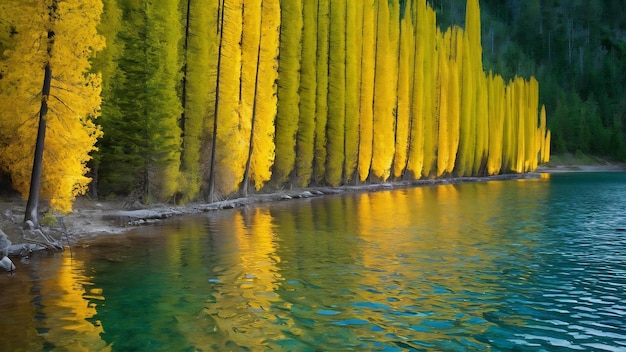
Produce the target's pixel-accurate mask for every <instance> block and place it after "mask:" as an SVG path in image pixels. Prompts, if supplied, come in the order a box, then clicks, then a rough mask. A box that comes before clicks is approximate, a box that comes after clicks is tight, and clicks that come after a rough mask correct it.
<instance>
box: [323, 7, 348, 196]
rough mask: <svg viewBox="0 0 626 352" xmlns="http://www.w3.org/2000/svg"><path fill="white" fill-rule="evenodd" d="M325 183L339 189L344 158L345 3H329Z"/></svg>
mask: <svg viewBox="0 0 626 352" xmlns="http://www.w3.org/2000/svg"><path fill="white" fill-rule="evenodd" d="M329 32H330V36H329V55H328V60H329V63H328V121H327V124H326V153H327V154H326V177H325V179H326V182H327V183H329V184H330V185H331V186H339V185H340V184H341V181H342V173H343V166H344V156H345V151H344V147H345V121H346V110H345V109H346V3H345V1H343V0H330V24H329Z"/></svg>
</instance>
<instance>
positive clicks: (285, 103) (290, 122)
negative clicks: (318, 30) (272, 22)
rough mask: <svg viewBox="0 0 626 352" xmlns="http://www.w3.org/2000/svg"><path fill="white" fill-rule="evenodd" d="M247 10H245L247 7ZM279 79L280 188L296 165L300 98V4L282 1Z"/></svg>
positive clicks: (276, 168) (277, 169) (277, 173)
mask: <svg viewBox="0 0 626 352" xmlns="http://www.w3.org/2000/svg"><path fill="white" fill-rule="evenodd" d="M246 6H248V5H247V4H246ZM280 11H281V23H280V62H279V67H280V76H279V77H278V115H277V116H276V137H275V140H276V160H275V163H274V166H273V171H274V172H273V173H274V174H273V178H274V180H275V181H276V183H277V184H283V183H284V182H285V181H287V177H288V176H289V175H290V174H291V172H292V171H293V169H294V167H295V162H296V133H297V132H298V121H299V115H300V114H299V104H300V96H299V94H298V89H299V87H300V55H301V50H302V40H301V39H302V26H303V18H302V16H303V15H302V0H281V1H280Z"/></svg>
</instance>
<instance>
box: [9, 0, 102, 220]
mask: <svg viewBox="0 0 626 352" xmlns="http://www.w3.org/2000/svg"><path fill="white" fill-rule="evenodd" d="M0 6H1V10H0V13H1V14H2V18H3V19H5V20H7V21H10V23H11V26H12V27H13V28H14V29H15V30H14V33H13V34H12V40H11V42H10V43H9V47H8V50H6V51H5V52H4V53H3V59H2V60H1V62H0V65H1V66H0V72H2V79H0V105H1V106H2V109H1V110H0V137H1V138H0V139H1V140H2V142H0V165H1V167H2V168H3V169H5V170H6V171H8V172H9V174H10V175H11V179H12V181H13V186H14V188H15V189H16V190H18V191H19V192H20V193H21V194H22V196H23V197H28V196H29V192H30V196H31V197H33V199H32V200H31V202H29V203H31V204H30V206H29V207H27V208H28V209H27V214H26V217H25V220H32V221H33V222H34V223H35V225H36V224H37V218H36V215H37V214H36V213H37V203H38V202H37V201H38V199H36V197H37V196H38V195H39V193H40V192H41V196H42V197H43V198H44V199H48V200H49V203H50V206H51V207H52V208H53V209H55V210H58V211H62V212H68V211H70V210H71V208H72V202H73V200H74V198H75V197H76V196H77V195H79V194H82V193H84V192H85V191H86V189H87V185H88V183H89V181H90V179H89V178H88V177H86V176H85V173H86V172H87V167H86V163H87V162H88V161H89V160H90V159H91V156H90V152H91V151H92V150H94V145H95V142H96V139H97V138H98V137H99V136H100V130H99V128H98V127H97V126H96V125H95V124H94V119H95V118H96V117H97V116H98V114H99V107H100V82H101V78H100V76H99V75H96V74H90V73H89V70H90V66H91V64H90V61H89V60H90V58H91V57H92V54H93V52H94V51H97V50H100V49H102V47H103V45H104V40H103V39H102V38H101V37H100V36H99V35H98V34H97V31H96V27H97V25H98V23H99V21H100V14H101V13H102V3H101V2H100V1H78V0H66V1H43V0H42V1H28V2H24V1H13V0H7V1H4V2H3V4H2V5H0ZM87 9H88V10H87ZM34 43H37V45H34ZM42 82H43V84H42ZM42 86H43V89H42ZM38 130H39V135H38V132H37V131H38ZM44 133H45V134H44ZM44 137H45V139H44ZM36 140H37V141H36ZM36 142H39V143H36ZM36 144H40V146H39V148H35V145H36ZM35 149H38V152H39V153H40V155H39V156H38V160H36V161H35V163H33V160H34V158H33V154H34V150H35ZM37 163H40V167H41V169H40V170H39V172H41V179H40V180H41V188H40V189H38V187H35V188H32V187H31V186H37V185H33V183H37V182H39V180H38V179H37V177H33V178H32V182H31V175H32V174H34V173H36V172H37V170H35V168H36V167H37V165H34V164H37ZM35 176H36V175H35ZM29 188H30V189H29Z"/></svg>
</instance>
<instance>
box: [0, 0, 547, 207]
mask: <svg viewBox="0 0 626 352" xmlns="http://www.w3.org/2000/svg"><path fill="white" fill-rule="evenodd" d="M49 3H54V4H55V6H59V8H60V9H61V10H60V11H59V14H60V16H59V19H58V20H56V21H55V22H54V24H53V25H54V30H55V32H56V43H55V51H54V53H53V55H52V56H51V58H52V59H51V65H53V72H54V77H53V80H54V83H53V92H52V93H51V97H50V98H49V99H50V101H49V103H50V109H51V111H50V112H51V114H50V117H49V121H48V123H49V127H48V128H49V131H48V132H49V135H48V139H47V140H46V154H45V158H44V178H45V180H44V187H43V193H44V196H43V198H45V199H48V200H50V204H51V205H52V206H53V207H54V208H55V209H59V210H63V211H68V210H70V209H71V203H72V200H73V198H74V197H75V196H77V195H79V194H82V193H84V192H85V191H86V189H87V187H88V184H89V181H90V179H89V178H88V177H87V176H86V175H87V173H88V171H89V168H88V165H89V166H90V167H91V169H92V173H91V174H92V176H93V177H94V178H95V181H97V184H96V183H94V188H97V189H98V191H99V193H100V195H105V196H106V195H113V194H118V195H128V194H132V195H134V196H136V197H138V198H140V200H142V201H144V202H147V201H150V200H153V201H165V200H176V201H187V200H192V199H196V198H198V197H199V196H203V195H204V196H208V197H209V198H210V199H216V197H217V198H222V197H229V196H233V195H237V194H241V193H245V192H247V186H248V184H250V185H253V186H254V189H256V190H261V189H263V188H264V187H265V188H266V189H268V188H270V187H271V188H276V187H285V186H291V185H294V186H299V187H306V186H309V185H313V184H326V185H332V186H339V185H341V184H345V183H358V182H385V181H388V180H399V179H419V178H435V177H451V176H474V175H492V174H499V173H509V172H514V173H522V172H528V171H531V170H533V169H534V168H536V167H537V165H538V164H539V163H541V162H546V161H547V160H548V159H549V153H550V149H549V148H550V132H549V131H548V130H547V127H546V112H545V109H544V108H543V107H540V105H539V83H538V82H537V80H535V79H534V78H532V77H531V78H530V79H525V78H521V77H515V78H514V79H512V80H510V81H508V82H507V81H505V80H504V79H503V78H502V77H501V76H499V75H498V74H496V73H494V72H485V71H484V70H483V65H482V48H481V33H480V9H479V3H478V0H468V1H467V12H466V20H465V24H466V25H465V28H461V27H458V26H453V27H451V28H448V29H445V30H442V29H439V27H438V26H437V19H436V13H435V11H434V10H433V9H432V8H431V7H430V6H429V5H428V4H427V2H426V0H407V1H387V0H363V1H358V2H357V3H355V2H350V1H346V0H254V1H252V0H251V1H247V0H246V1H243V0H188V1H178V0H168V1H160V2H147V1H142V0H136V1H122V0H91V1H78V0H56V1H53V0H48V1H46V0H40V1H34V0H31V1H17V0H5V1H4V2H3V3H2V4H1V5H0V32H1V33H2V34H1V35H0V49H2V52H0V74H1V76H0V107H1V108H0V137H1V138H0V166H1V167H2V170H3V172H5V173H6V174H8V175H10V177H11V180H12V182H13V187H14V188H15V189H16V190H19V191H20V192H22V194H24V195H25V196H26V195H27V194H25V192H27V190H28V180H29V178H28V176H29V172H30V163H32V161H31V159H32V157H31V155H32V150H33V146H34V141H35V140H34V130H35V129H36V118H35V117H36V115H37V112H38V111H37V109H38V107H39V102H40V101H41V97H40V96H37V94H38V92H39V91H40V88H41V77H42V75H43V73H42V72H43V69H42V68H43V64H44V62H45V57H44V53H42V52H41V50H42V49H41V48H44V47H45V46H40V45H37V43H39V42H41V41H43V40H44V38H41V36H42V33H45V31H46V30H48V29H49V27H50V26H51V24H50V23H45V21H44V22H42V19H44V18H46V17H45V16H43V15H42V14H43V13H44V12H45V11H46V8H47V7H46V6H48V5H50V4H49ZM103 8H104V12H103ZM77 14H80V15H77ZM181 19H184V20H181ZM7 33H8V34H7ZM105 43H106V48H105ZM101 99H102V101H101ZM100 113H101V114H102V116H101V117H100V118H99V119H98V120H95V118H96V117H98V116H99V115H100ZM96 122H97V124H96ZM101 132H103V133H104V136H102V138H100V137H101ZM98 138H100V140H99V141H98ZM96 147H97V148H98V150H96ZM92 158H93V161H91V162H90V160H91V159H92Z"/></svg>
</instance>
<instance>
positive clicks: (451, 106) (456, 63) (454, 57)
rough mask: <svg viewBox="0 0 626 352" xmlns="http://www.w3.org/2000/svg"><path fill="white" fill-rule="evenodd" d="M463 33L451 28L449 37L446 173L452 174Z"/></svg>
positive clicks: (458, 114) (455, 143) (456, 142)
mask: <svg viewBox="0 0 626 352" xmlns="http://www.w3.org/2000/svg"><path fill="white" fill-rule="evenodd" d="M462 43H463V31H462V30H461V29H460V28H459V27H456V26H455V27H453V28H452V33H451V35H450V46H449V50H450V59H449V62H448V65H449V72H448V153H449V155H448V167H447V168H446V172H447V173H448V174H452V171H454V165H455V163H456V155H457V151H458V149H459V133H460V127H459V124H460V119H461V115H460V114H461V81H460V75H461V70H462V66H461V63H462V61H461V57H460V53H461V52H462V47H461V45H462Z"/></svg>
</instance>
